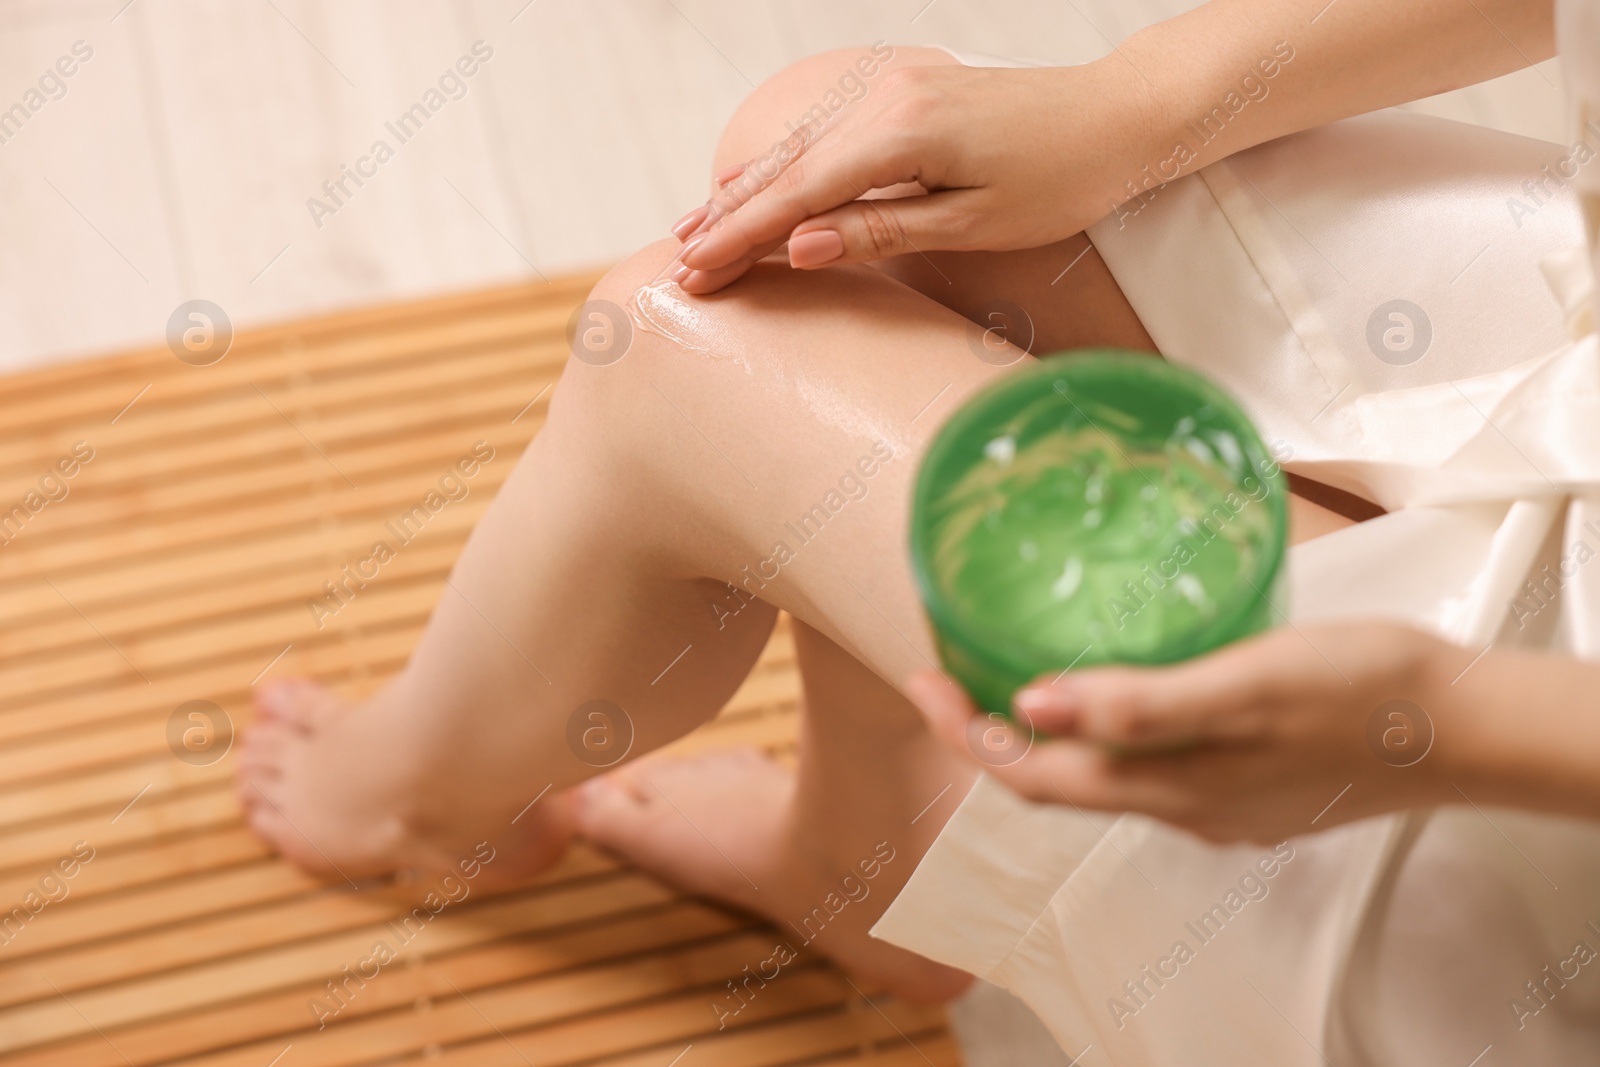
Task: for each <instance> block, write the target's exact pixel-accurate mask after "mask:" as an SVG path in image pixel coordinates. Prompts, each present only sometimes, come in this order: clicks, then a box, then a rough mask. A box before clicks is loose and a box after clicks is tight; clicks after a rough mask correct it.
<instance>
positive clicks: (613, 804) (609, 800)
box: [572, 774, 648, 846]
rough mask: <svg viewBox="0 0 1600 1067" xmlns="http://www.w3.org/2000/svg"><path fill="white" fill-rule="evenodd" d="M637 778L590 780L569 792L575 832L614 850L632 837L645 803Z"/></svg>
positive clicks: (631, 775) (615, 776) (617, 776)
mask: <svg viewBox="0 0 1600 1067" xmlns="http://www.w3.org/2000/svg"><path fill="white" fill-rule="evenodd" d="M642 785H643V781H642V779H640V778H639V777H638V775H637V774H627V775H623V774H607V775H603V776H601V777H599V778H591V779H590V780H589V781H587V782H585V783H584V784H583V785H581V786H579V787H578V788H577V789H576V790H574V791H573V805H572V808H573V819H574V821H575V823H576V825H577V829H578V832H579V833H581V834H582V835H583V836H584V837H587V838H588V839H589V840H591V841H593V842H594V843H595V844H598V845H610V846H616V845H620V844H622V843H623V840H624V839H627V840H631V839H632V838H633V836H634V834H633V833H631V832H630V831H631V830H633V829H635V828H636V827H637V825H638V819H639V817H640V816H641V815H642V814H643V813H644V812H645V810H646V807H647V804H648V801H647V800H646V798H645V796H644V794H643V793H642V792H641V791H640V787H642Z"/></svg>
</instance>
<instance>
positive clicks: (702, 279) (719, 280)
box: [672, 256, 757, 296]
mask: <svg viewBox="0 0 1600 1067" xmlns="http://www.w3.org/2000/svg"><path fill="white" fill-rule="evenodd" d="M756 262H757V259H752V258H750V257H748V256H746V257H744V258H741V259H736V260H734V261H733V262H732V263H729V264H728V265H727V266H725V267H718V268H717V269H716V270H691V269H690V268H688V267H686V266H684V265H683V264H681V263H680V264H679V265H678V266H676V267H674V268H673V269H672V280H673V281H675V282H677V283H678V287H679V288H681V289H682V290H683V291H684V292H686V293H688V294H690V295H691V296H705V295H706V294H707V293H714V292H716V291H717V290H718V289H721V288H722V287H724V286H726V285H729V284H730V283H732V282H735V281H737V280H738V279H740V278H742V277H744V275H745V272H746V271H748V270H749V269H750V268H751V267H753V266H755V264H756Z"/></svg>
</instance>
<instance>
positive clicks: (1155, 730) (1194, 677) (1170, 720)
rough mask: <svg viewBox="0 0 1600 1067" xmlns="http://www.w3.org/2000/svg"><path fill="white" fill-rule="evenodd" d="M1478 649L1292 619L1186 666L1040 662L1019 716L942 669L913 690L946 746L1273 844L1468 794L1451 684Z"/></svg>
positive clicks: (1106, 805)
mask: <svg viewBox="0 0 1600 1067" xmlns="http://www.w3.org/2000/svg"><path fill="white" fill-rule="evenodd" d="M1460 652H1461V650H1459V649H1454V648H1453V646H1449V645H1445V644H1444V643H1443V642H1441V641H1438V640H1436V639H1434V638H1432V637H1429V636H1426V635H1424V634H1422V633H1419V632H1418V631H1416V630H1412V629H1409V628H1407V627H1403V626H1399V625H1395V624H1392V623H1384V622H1360V623H1340V624H1334V625H1323V626H1308V627H1305V628H1303V629H1293V628H1288V627H1284V628H1280V629H1277V630H1274V631H1272V632H1270V633H1267V634H1264V635H1262V636H1260V637H1256V638H1254V639H1251V640H1249V641H1244V642H1240V643H1239V644H1236V645H1232V646H1230V647H1228V648H1225V649H1222V650H1221V651H1218V652H1214V653H1212V654H1211V655H1209V656H1205V657H1202V658H1199V659H1195V660H1191V661H1189V662H1186V663H1181V664H1177V665H1174V666H1170V667H1155V668H1130V667H1105V668H1095V669H1089V670H1082V671H1075V672H1072V673H1070V674H1064V675H1062V676H1060V677H1059V678H1058V679H1054V680H1052V679H1049V678H1045V679H1040V680H1039V681H1036V682H1035V683H1033V684H1032V685H1030V686H1028V687H1027V688H1025V689H1023V690H1021V691H1019V692H1018V694H1017V697H1016V701H1015V706H1016V713H1017V717H1018V721H1017V722H1016V723H1015V724H1007V723H1006V722H1005V720H1004V719H1003V717H1001V716H989V717H984V716H981V715H977V714H975V712H974V709H973V707H972V704H971V702H970V701H969V700H968V699H967V697H966V695H965V694H964V693H963V692H962V691H961V690H960V689H959V688H958V687H957V686H955V685H954V684H952V683H951V682H950V681H949V680H947V679H945V678H944V677H942V676H941V675H939V674H937V673H935V672H933V671H924V672H922V673H921V674H919V675H917V676H916V677H915V678H914V679H913V680H912V682H911V684H910V685H909V687H908V691H909V693H910V695H911V697H912V699H913V700H914V701H916V703H917V705H918V706H919V707H920V708H921V709H922V712H923V714H924V715H926V716H927V718H928V722H929V724H930V725H931V727H932V729H933V732H934V734H935V735H936V736H937V737H938V738H939V740H940V741H941V742H942V743H943V744H944V745H945V746H946V747H948V748H949V749H950V750H952V751H954V752H956V753H958V754H960V755H962V756H964V757H966V758H969V759H976V760H978V761H979V762H981V763H982V764H984V765H985V767H986V769H987V770H988V771H989V772H990V773H991V774H993V775H994V776H995V777H996V778H998V779H1000V780H1001V781H1003V782H1005V783H1006V784H1007V785H1009V786H1010V787H1011V788H1013V789H1015V790H1016V791H1017V792H1018V793H1021V794H1022V795H1023V796H1026V797H1028V798H1030V799H1032V800H1036V801H1042V802H1047V803H1055V804H1071V805H1074V806H1077V807H1081V808H1094V809H1099V810H1103V811H1136V812H1142V813H1144V814H1147V815H1151V816H1154V817H1156V818H1159V819H1162V820H1164V821H1166V822H1169V823H1172V824H1173V825H1175V826H1178V827H1180V828H1182V829H1185V830H1189V831H1191V832H1193V833H1195V834H1198V835H1199V836H1201V837H1204V838H1207V839H1209V840H1213V841H1236V840H1241V839H1243V840H1250V841H1255V842H1266V843H1270V842H1273V841H1281V840H1283V839H1284V838H1286V837H1291V836H1294V835H1295V834H1301V833H1308V832H1311V831H1315V830H1323V829H1327V828H1328V827H1329V826H1332V825H1335V824H1337V823H1341V822H1348V821H1350V820H1352V819H1357V818H1362V817H1365V816H1368V815H1375V814H1379V813H1381V812H1385V811H1393V810H1396V809H1400V808H1406V807H1415V806H1423V805H1429V804H1434V803H1449V802H1454V803H1464V802H1465V801H1464V800H1463V795H1464V794H1458V792H1457V790H1456V788H1454V785H1453V783H1454V782H1455V781H1456V780H1457V776H1458V775H1460V774H1462V773H1464V769H1465V765H1466V763H1469V762H1470V760H1468V759H1465V754H1466V753H1467V752H1469V751H1470V749H1471V748H1472V743H1471V741H1470V738H1469V734H1471V733H1472V730H1471V728H1470V726H1469V723H1468V721H1467V718H1466V715H1465V713H1462V714H1458V715H1456V716H1454V717H1452V716H1451V715H1450V714H1448V713H1447V712H1446V710H1445V709H1444V708H1443V707H1441V706H1440V697H1439V696H1437V695H1436V694H1439V693H1440V692H1441V690H1442V689H1447V688H1448V686H1447V685H1445V686H1441V685H1440V684H1439V683H1438V682H1437V680H1436V679H1437V677H1438V675H1439V673H1440V668H1441V667H1443V666H1454V661H1455V660H1456V659H1461V660H1463V661H1465V659H1466V658H1467V657H1466V656H1461V655H1459V653H1460ZM1467 656H1470V653H1468V654H1467ZM1435 723H1437V724H1438V726H1439V728H1440V731H1441V736H1440V737H1439V738H1437V739H1436V738H1435V736H1434V725H1435ZM1008 731H1010V732H1012V733H1013V734H1014V736H1008V733H1007V732H1008ZM1030 738H1031V746H1030V744H1029V740H1030ZM1460 781H1462V782H1464V783H1469V784H1468V787H1469V788H1471V784H1470V783H1471V781H1472V779H1470V778H1467V777H1461V778H1460Z"/></svg>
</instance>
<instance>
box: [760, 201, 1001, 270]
mask: <svg viewBox="0 0 1600 1067" xmlns="http://www.w3.org/2000/svg"><path fill="white" fill-rule="evenodd" d="M975 195H976V194H975V192H974V191H973V190H970V189H957V190H951V191H948V192H936V193H931V194H929V195H927V196H905V197H899V198H896V199H892V200H889V199H881V200H857V201H856V202H854V203H852V204H847V205H845V206H844V207H841V208H837V209H835V210H833V211H828V212H825V213H823V214H822V215H818V216H816V217H814V218H810V219H807V220H806V221H805V222H803V223H801V224H800V225H799V226H797V227H796V228H795V230H794V232H793V233H792V234H790V236H789V265H790V266H792V267H798V268H800V269H812V268H815V267H823V266H835V265H837V264H841V263H870V262H872V261H874V260H879V259H888V258H889V257H890V256H901V255H906V254H908V253H911V252H921V251H924V250H929V249H936V248H937V249H950V250H957V251H959V250H961V249H963V248H965V247H966V246H967V244H968V241H969V239H970V234H971V226H972V219H973V218H974V213H973V212H972V211H971V210H970V205H971V202H972V199H973V197H974V196H975ZM797 251H799V252H801V253H802V256H801V257H800V258H797V256H796V252H797ZM802 258H803V260H804V261H803V262H802V261H801V260H802Z"/></svg>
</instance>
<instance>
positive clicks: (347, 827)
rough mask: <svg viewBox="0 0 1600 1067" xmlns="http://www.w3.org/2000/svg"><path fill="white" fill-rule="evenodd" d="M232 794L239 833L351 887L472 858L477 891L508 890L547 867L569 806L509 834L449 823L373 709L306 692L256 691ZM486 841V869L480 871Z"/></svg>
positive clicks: (506, 829)
mask: <svg viewBox="0 0 1600 1067" xmlns="http://www.w3.org/2000/svg"><path fill="white" fill-rule="evenodd" d="M255 705H256V711H257V713H258V716H257V719H256V721H255V723H254V724H253V725H251V726H250V728H249V729H248V730H247V731H246V732H245V734H244V738H243V743H242V747H241V752H240V756H239V768H238V796H239V800H240V801H241V803H243V804H244V806H245V813H246V817H247V819H248V821H249V823H250V828H251V829H252V830H254V831H255V832H256V833H257V834H259V835H260V836H261V837H262V838H264V839H265V840H266V841H267V842H268V843H270V844H271V845H272V846H273V847H274V848H276V849H277V850H278V851H279V852H280V853H281V854H283V856H285V857H286V858H287V859H289V860H291V861H292V862H294V863H296V864H298V865H299V866H301V867H304V868H306V869H307V870H310V871H313V872H315V873H318V874H321V875H324V876H328V877H337V878H346V879H358V878H368V877H372V876H375V875H384V874H390V873H394V872H397V871H406V872H414V873H416V874H418V875H424V876H431V875H436V874H442V873H444V872H447V871H451V870H455V869H457V868H459V866H460V864H461V863H462V862H463V861H465V862H468V863H470V862H472V861H474V860H477V861H478V862H479V864H480V866H481V874H482V877H481V878H480V879H479V880H478V881H477V883H476V884H477V885H479V886H480V887H484V888H488V887H493V886H503V885H511V884H517V883H519V882H521V881H525V880H526V879H527V878H528V877H530V876H532V875H534V874H537V873H539V872H540V871H542V870H544V869H545V868H547V867H549V866H551V865H552V864H554V863H555V861H556V860H558V859H559V858H560V857H561V854H562V853H563V852H564V851H565V849H566V845H567V841H568V839H569V838H570V836H571V823H572V819H571V812H570V802H569V799H568V798H567V797H566V796H562V795H556V796H546V797H544V798H543V799H541V800H540V801H539V803H538V805H537V807H535V808H533V809H530V810H528V812H527V816H526V817H524V818H519V819H517V821H516V824H515V825H513V824H511V823H510V822H507V824H506V825H505V826H503V827H489V828H485V827H484V826H483V825H481V824H479V825H470V824H467V823H466V822H464V821H452V819H451V815H452V814H454V813H453V812H451V811H448V810H442V809H444V808H446V807H447V806H446V805H431V804H430V803H429V801H430V800H432V799H435V798H436V795H437V794H436V792H435V790H434V789H432V788H431V787H432V786H433V785H434V784H435V783H431V782H429V781H428V780H427V774H426V765H425V756H426V754H425V753H417V752H408V751H403V750H402V749H403V746H401V745H400V744H398V743H397V741H396V740H395V736H396V732H395V731H394V730H392V729H390V730H385V729H384V725H385V724H384V721H383V713H382V709H381V708H379V707H377V706H375V704H374V703H373V702H370V701H369V702H366V703H362V704H349V703H347V702H346V701H344V700H342V699H341V698H339V697H338V696H337V695H335V694H334V693H332V692H330V691H329V690H327V689H326V688H324V687H323V686H321V685H318V684H317V683H315V682H311V681H307V680H304V679H290V680H285V681H280V682H275V683H271V684H269V685H266V686H263V687H262V688H261V689H260V690H258V691H257V692H256V698H255ZM485 840H486V841H487V842H488V846H489V848H491V849H492V850H493V852H492V855H493V857H494V858H493V860H491V861H490V862H488V863H487V864H483V863H482V861H483V858H484V855H485V852H486V850H480V849H479V848H478V842H480V841H485Z"/></svg>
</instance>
